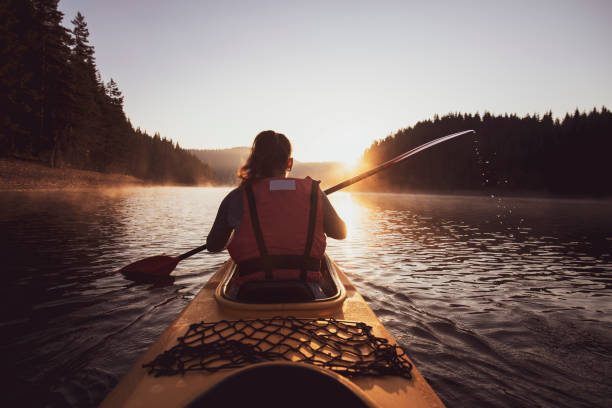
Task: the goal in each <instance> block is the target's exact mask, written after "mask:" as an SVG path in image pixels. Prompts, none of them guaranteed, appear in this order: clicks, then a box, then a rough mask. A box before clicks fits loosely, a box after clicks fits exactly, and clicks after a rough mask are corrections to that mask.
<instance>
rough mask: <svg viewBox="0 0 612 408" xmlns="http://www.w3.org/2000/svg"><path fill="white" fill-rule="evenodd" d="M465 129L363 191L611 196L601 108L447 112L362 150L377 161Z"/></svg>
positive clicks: (611, 125) (611, 124) (609, 132)
mask: <svg viewBox="0 0 612 408" xmlns="http://www.w3.org/2000/svg"><path fill="white" fill-rule="evenodd" d="M465 129H473V130H475V131H476V135H475V136H473V137H472V136H467V135H466V136H461V137H459V138H457V139H453V140H452V141H449V142H445V143H442V144H440V145H437V146H435V147H432V148H431V149H428V150H426V151H424V152H422V153H419V154H418V155H416V156H414V157H412V158H410V159H409V160H408V161H407V162H406V163H404V164H401V165H399V166H398V167H397V168H395V169H393V170H389V171H385V172H381V173H379V174H378V175H377V176H374V177H372V178H371V179H368V180H366V182H365V183H364V185H363V186H361V188H365V189H369V190H372V189H374V190H383V189H391V190H402V191H408V190H412V191H415V190H416V191H448V192H453V191H454V192H458V191H482V192H486V193H491V192H507V193H520V194H530V193H544V194H554V195H584V196H610V195H612V177H611V175H612V160H610V152H612V113H611V112H610V111H609V110H608V109H607V108H605V107H602V108H601V109H600V110H597V109H593V110H592V111H591V112H588V113H586V112H579V111H578V110H576V111H575V112H574V113H573V114H566V115H565V117H564V118H563V119H559V118H556V119H555V118H553V115H552V112H548V113H546V114H545V115H543V116H539V115H537V114H536V115H526V116H524V117H519V116H517V115H515V114H511V115H509V114H504V115H492V114H490V113H484V114H483V115H482V116H481V115H480V114H461V113H454V114H448V115H445V116H443V117H439V116H435V117H434V118H433V120H425V121H421V122H418V123H417V124H416V125H414V126H412V127H408V128H406V129H401V130H399V131H398V132H396V133H395V134H393V135H390V136H388V137H387V138H385V139H383V140H379V141H376V142H374V143H373V144H372V145H371V146H370V147H369V148H368V149H367V150H366V151H365V152H364V155H363V160H364V162H366V163H368V164H369V165H374V164H378V163H382V162H384V161H386V160H389V159H391V158H393V157H395V156H397V155H399V154H401V153H404V152H406V151H408V150H410V149H412V148H414V147H416V146H419V145H421V144H423V143H425V142H428V141H430V140H432V139H435V138H437V137H440V136H444V135H446V134H450V133H454V132H458V131H461V130H465Z"/></svg>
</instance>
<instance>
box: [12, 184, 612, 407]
mask: <svg viewBox="0 0 612 408" xmlns="http://www.w3.org/2000/svg"><path fill="white" fill-rule="evenodd" d="M228 191H229V189H228V188H178V187H176V188H175V187H166V188H136V189H125V190H121V189H118V190H104V191H80V192H53V191H48V192H1V193H0V227H1V237H2V242H1V244H2V245H1V246H0V254H1V256H2V257H1V259H2V261H3V265H2V268H1V269H2V274H3V276H4V277H5V283H4V284H3V285H2V286H1V288H0V291H1V292H0V294H1V298H2V306H3V307H2V308H1V309H0V330H1V333H0V334H1V335H2V337H1V338H2V341H1V342H0V350H1V351H0V353H1V354H0V358H2V361H3V366H4V367H5V374H4V377H5V378H7V380H5V382H4V387H6V390H5V397H8V401H11V400H13V403H12V404H11V405H17V404H19V405H22V406H49V407H64V406H69V407H89V406H95V405H97V404H99V403H100V402H101V400H102V399H103V398H104V397H105V396H106V394H107V393H108V392H110V390H111V389H112V388H113V387H114V386H115V385H116V384H117V382H118V381H119V380H120V378H121V376H122V375H123V374H124V373H125V372H126V371H127V369H128V368H129V367H130V366H131V365H132V364H133V363H135V362H136V360H137V359H138V358H139V356H140V355H141V354H142V353H143V352H144V351H145V350H146V349H147V348H148V346H149V345H150V344H151V343H152V342H153V341H154V340H155V339H156V337H157V336H158V335H159V334H160V333H161V332H162V331H163V330H164V329H165V328H166V326H167V325H168V324H169V323H170V322H171V321H172V320H173V319H174V318H175V317H176V315H177V314H178V313H179V312H180V311H181V310H182V309H183V308H184V307H185V306H186V305H187V304H188V303H189V301H190V300H191V299H193V297H194V296H195V295H196V294H197V292H198V291H199V289H200V288H201V287H202V286H203V285H204V283H205V282H206V281H207V279H208V278H209V277H210V276H211V274H212V273H213V272H214V271H215V270H216V269H217V268H218V267H219V266H220V265H221V264H222V263H223V262H224V261H225V260H226V259H227V257H228V255H227V253H220V254H209V253H202V254H199V255H196V256H194V257H192V258H189V259H188V260H185V261H183V262H181V263H180V264H179V266H178V267H177V269H176V271H175V272H174V274H175V275H176V278H175V281H174V283H173V284H172V285H166V286H163V285H155V284H136V283H134V282H131V281H129V280H126V279H125V278H124V277H123V276H122V275H120V274H117V273H116V270H117V269H119V268H121V267H122V266H124V265H126V264H128V263H130V262H132V261H135V260H138V259H141V258H144V257H147V256H151V255H157V254H160V253H167V254H171V255H177V254H180V253H182V252H186V251H187V250H189V249H192V248H195V247H197V246H199V245H201V244H202V243H203V242H204V241H205V237H206V234H207V233H208V230H209V229H210V227H211V225H212V222H213V219H214V216H215V214H216V210H217V207H218V205H219V204H220V202H221V200H222V198H223V197H224V196H225V194H227V192H228ZM330 199H331V201H332V203H333V204H334V206H335V207H336V210H337V211H338V213H339V215H340V216H341V217H342V218H343V219H344V220H345V221H346V223H347V226H348V229H349V236H348V237H347V239H346V240H344V241H334V240H331V239H330V240H328V253H329V254H330V256H331V257H332V258H333V259H334V260H335V261H336V262H337V263H338V264H339V265H340V266H341V267H342V268H343V269H344V270H345V272H346V273H347V275H348V276H349V277H350V279H351V280H352V281H353V282H354V283H355V285H356V286H357V288H358V289H359V291H360V293H361V294H362V295H363V296H364V297H365V299H366V301H367V302H368V303H369V305H370V306H371V307H372V309H373V310H374V311H375V312H376V314H377V316H378V317H379V319H380V320H381V321H382V322H383V323H384V324H385V326H386V327H387V328H388V329H389V331H390V332H391V333H392V334H393V335H394V336H395V338H396V339H397V340H398V342H399V343H400V344H401V345H402V347H403V348H404V349H405V351H406V352H407V353H408V355H409V356H410V358H411V359H412V360H413V361H414V363H415V364H416V365H417V367H418V368H419V370H421V372H422V373H423V375H424V376H425V377H426V378H427V379H428V381H429V382H430V383H431V385H432V387H433V388H434V390H435V391H436V392H437V393H438V395H439V396H440V398H441V399H442V400H443V401H444V402H445V403H446V404H447V405H448V406H449V407H463V406H471V407H531V406H546V407H548V406H549V407H596V406H600V407H604V406H609V404H610V401H611V400H612V375H611V373H612V202H611V201H606V200H560V199H530V198H505V197H495V196H490V197H482V196H479V197H471V196H442V195H409V194H370V193H346V192H339V193H335V194H333V195H331V196H330Z"/></svg>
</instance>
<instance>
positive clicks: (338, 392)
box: [187, 362, 376, 408]
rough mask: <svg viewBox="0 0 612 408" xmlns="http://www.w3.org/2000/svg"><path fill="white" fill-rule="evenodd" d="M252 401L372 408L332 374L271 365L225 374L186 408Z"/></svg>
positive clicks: (267, 404)
mask: <svg viewBox="0 0 612 408" xmlns="http://www.w3.org/2000/svg"><path fill="white" fill-rule="evenodd" d="M305 387H306V388H305ZM312 390H316V392H312ZM237 391H238V392H237ZM254 401H256V404H255V405H257V406H262V407H286V406H297V407H316V406H331V405H334V406H335V405H336V404H337V403H341V406H346V407H356V408H369V407H374V406H376V404H375V403H374V402H373V401H372V400H371V399H370V398H369V397H368V396H367V395H366V394H365V393H364V392H363V391H362V390H361V389H360V388H359V387H357V386H355V385H354V384H352V383H351V382H350V381H349V380H347V379H345V378H343V377H342V376H340V375H338V374H336V373H334V372H331V371H329V370H325V369H321V368H317V367H313V366H309V365H306V364H294V363H286V362H283V363H279V362H274V363H260V364H255V365H252V366H250V367H247V368H245V369H242V370H239V371H238V372H236V373H233V374H232V375H229V376H228V377H226V378H225V379H223V380H222V381H220V382H219V383H217V384H215V385H214V386H212V387H211V388H210V389H208V390H207V391H206V392H204V393H203V394H201V395H199V396H198V397H197V398H196V399H195V400H193V401H192V402H191V403H190V404H189V405H187V408H200V407H222V406H226V407H239V406H249V405H253V402H254Z"/></svg>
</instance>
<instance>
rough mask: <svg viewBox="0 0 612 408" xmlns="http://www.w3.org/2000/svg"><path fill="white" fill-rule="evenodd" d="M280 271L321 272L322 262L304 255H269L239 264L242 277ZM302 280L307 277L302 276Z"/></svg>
mask: <svg viewBox="0 0 612 408" xmlns="http://www.w3.org/2000/svg"><path fill="white" fill-rule="evenodd" d="M278 269H298V270H301V271H316V272H319V271H320V270H321V260H320V259H317V258H313V257H310V256H304V255H267V256H262V257H260V258H255V259H249V260H248V261H243V262H240V263H239V264H238V271H239V274H240V276H247V275H250V274H252V273H255V272H259V271H267V270H270V271H271V270H278ZM300 278H301V279H302V280H306V279H305V277H302V276H300Z"/></svg>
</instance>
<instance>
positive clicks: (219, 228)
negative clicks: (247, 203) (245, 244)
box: [206, 188, 242, 252]
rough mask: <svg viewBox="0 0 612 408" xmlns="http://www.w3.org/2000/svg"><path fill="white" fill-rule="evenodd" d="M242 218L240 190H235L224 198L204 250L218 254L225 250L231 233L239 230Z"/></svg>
mask: <svg viewBox="0 0 612 408" xmlns="http://www.w3.org/2000/svg"><path fill="white" fill-rule="evenodd" d="M241 218H242V189H241V188H236V189H234V190H232V191H231V192H230V193H229V194H228V195H226V196H225V198H224V199H223V201H222V202H221V205H220V206H219V211H218V212H217V217H216V218H215V222H214V223H213V226H212V228H211V229H210V232H209V233H208V237H206V249H208V251H210V252H220V251H223V250H224V249H225V247H226V246H227V244H228V243H229V240H230V238H231V236H232V232H233V231H234V230H237V229H238V228H240V220H241Z"/></svg>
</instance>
